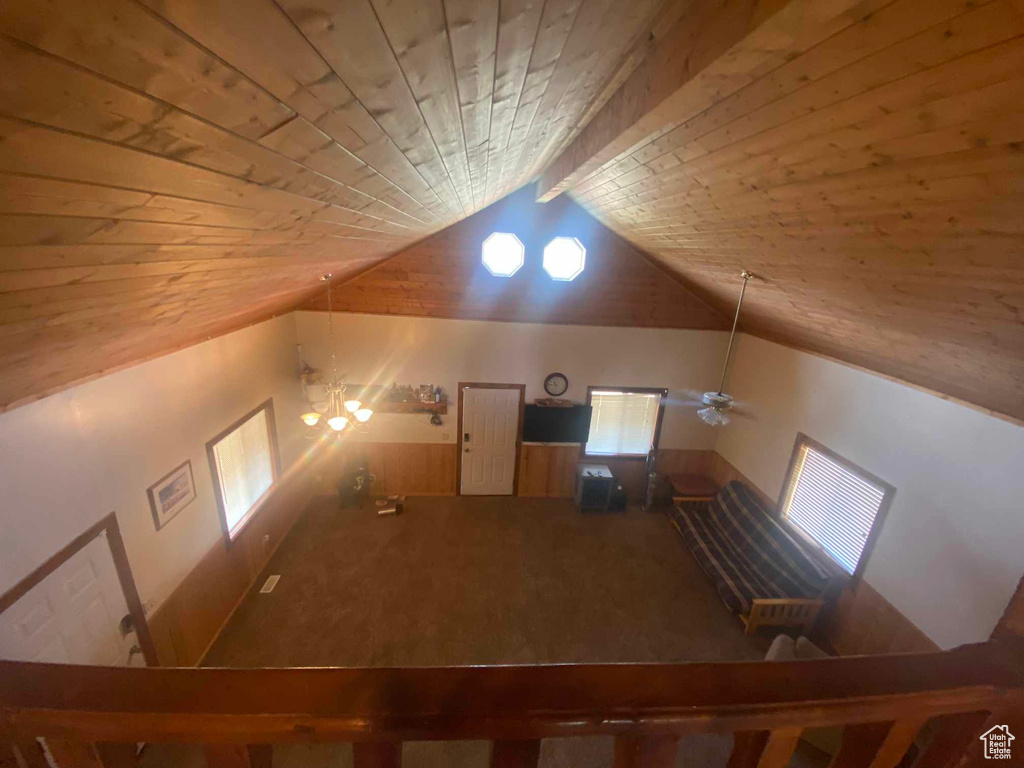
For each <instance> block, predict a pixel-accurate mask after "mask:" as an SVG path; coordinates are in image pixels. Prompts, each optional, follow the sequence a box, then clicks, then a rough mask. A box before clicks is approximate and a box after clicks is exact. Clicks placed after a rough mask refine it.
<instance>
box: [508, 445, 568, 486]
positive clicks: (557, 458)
mask: <svg viewBox="0 0 1024 768" xmlns="http://www.w3.org/2000/svg"><path fill="white" fill-rule="evenodd" d="M579 461H580V447H579V446H578V445H537V444H531V443H523V447H522V450H521V452H520V455H519V487H518V489H517V493H518V495H519V496H539V497H544V498H556V499H568V498H572V495H573V488H574V485H575V483H576V466H577V465H578V464H579Z"/></svg>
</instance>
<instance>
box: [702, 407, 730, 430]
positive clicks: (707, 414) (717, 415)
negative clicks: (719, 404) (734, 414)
mask: <svg viewBox="0 0 1024 768" xmlns="http://www.w3.org/2000/svg"><path fill="white" fill-rule="evenodd" d="M697 415H698V416H700V418H701V421H703V422H704V423H705V424H710V425H711V426H712V427H724V426H725V425H726V424H728V423H729V417H728V416H726V415H725V414H724V413H723V412H722V411H720V410H718V409H717V408H701V409H700V410H698V411H697Z"/></svg>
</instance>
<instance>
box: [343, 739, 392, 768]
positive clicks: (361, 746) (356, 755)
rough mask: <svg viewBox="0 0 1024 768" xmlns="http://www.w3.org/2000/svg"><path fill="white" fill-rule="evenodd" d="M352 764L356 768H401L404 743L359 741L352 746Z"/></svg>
mask: <svg viewBox="0 0 1024 768" xmlns="http://www.w3.org/2000/svg"><path fill="white" fill-rule="evenodd" d="M352 762H353V764H354V765H355V768H400V766H401V765H402V742H400V741H357V742H356V743H355V744H353V745H352Z"/></svg>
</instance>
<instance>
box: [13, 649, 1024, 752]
mask: <svg viewBox="0 0 1024 768" xmlns="http://www.w3.org/2000/svg"><path fill="white" fill-rule="evenodd" d="M1021 657H1022V656H1021V647H1020V645H1019V644H1018V642H1017V641H1016V640H1014V641H1008V642H994V641H992V642H989V643H984V644H978V645H969V646H963V647H960V648H957V649H955V650H952V651H946V652H940V653H927V654H906V655H892V656H871V657H868V656H864V657H847V658H838V659H819V660H805V661H790V662H772V663H763V662H723V663H702V664H583V665H547V666H494V667H450V668H434V667H424V668H406V669H387V668H371V669H347V668H299V669H194V668H187V669H186V668H170V669H164V668H156V669H144V668H142V669H140V668H102V667H81V666H67V665H52V664H36V663H21V662H0V718H2V722H0V725H2V733H3V734H4V738H6V739H7V740H10V741H17V740H19V739H20V740H24V739H26V738H34V737H36V736H42V737H46V738H55V739H60V740H62V742H72V743H84V744H101V743H105V742H115V743H125V742H135V741H147V742H159V741H171V742H184V743H204V744H210V745H218V744H223V745H228V744H258V745H266V744H272V743H284V742H296V741H349V742H356V743H378V744H385V743H387V744H390V745H391V746H388V747H386V748H384V751H383V752H381V751H380V750H371V751H369V752H367V751H366V750H363V751H362V752H361V753H360V754H366V755H372V756H374V757H373V758H372V759H371V758H366V759H367V761H368V762H373V761H374V760H378V759H383V757H382V755H383V756H385V757H386V756H387V755H390V754H391V752H392V751H393V749H394V744H396V743H398V742H401V741H407V740H421V739H435V740H436V739H494V740H499V741H498V742H496V744H502V746H500V747H496V751H495V755H496V757H495V758H494V759H495V760H496V761H498V762H499V763H500V762H502V761H510V762H515V761H519V762H522V757H523V755H526V757H527V758H529V755H531V754H532V753H533V750H534V746H535V743H534V742H533V741H527V742H524V744H520V745H516V744H515V743H511V742H513V741H514V740H536V739H540V738H544V737H554V736H583V735H592V734H613V735H617V736H619V737H620V739H626V740H627V741H622V742H621V745H620V748H621V750H622V752H623V754H624V755H627V756H628V755H632V757H630V758H629V760H631V761H633V762H637V761H639V763H644V764H646V763H648V762H651V760H653V761H654V762H659V761H660V758H658V759H657V760H655V759H654V758H653V757H652V758H651V759H650V760H648V757H650V756H652V755H655V756H657V755H661V754H662V753H663V752H665V751H671V750H672V749H673V747H672V746H671V744H674V743H675V739H676V738H678V737H680V736H685V735H688V734H693V733H700V732H728V731H744V732H764V731H771V732H772V736H771V737H770V738H766V739H762V740H761V741H760V742H758V746H757V748H756V749H754V750H753V752H755V753H756V754H757V755H758V756H759V759H768V757H770V758H771V761H775V759H776V757H772V756H777V755H781V754H785V753H787V752H788V751H791V750H792V746H793V744H795V738H796V737H795V736H794V735H793V734H794V733H795V734H796V735H797V736H798V735H799V733H800V731H801V730H802V729H803V728H807V727H819V726H829V725H841V724H851V723H852V724H860V723H880V722H885V723H890V722H892V721H895V725H893V726H892V728H891V729H890V728H889V727H888V726H887V727H886V728H885V729H883V730H882V731H878V733H877V736H878V741H877V748H878V750H879V751H878V754H880V755H881V754H883V753H893V754H895V753H897V752H900V753H901V750H904V749H905V748H906V747H907V746H908V745H909V743H910V741H911V740H912V739H913V738H914V735H915V734H916V733H917V730H918V729H919V728H920V726H921V724H922V723H924V722H925V721H926V720H927V719H928V718H930V717H935V716H942V715H952V714H956V713H975V712H1002V711H1010V710H1012V709H1014V708H1021V707H1024V676H1022V672H1021V670H1022V668H1024V667H1022V664H1021ZM875 731H877V729H875V730H871V729H867V730H865V733H867V734H874V733H875ZM628 739H633V740H634V741H633V742H629V741H628ZM636 740H639V741H636ZM506 742H509V743H506ZM630 744H632V746H630ZM737 744H738V746H737V750H739V749H740V745H741V742H740V741H738V742H737ZM211 749H212V748H211ZM744 749H748V748H747V747H744ZM524 750H525V751H524ZM748 751H749V749H748ZM221 752H223V750H221V751H220V752H218V751H217V750H213V751H212V752H209V754H221ZM243 752H244V750H243ZM378 753H379V754H378ZM224 754H227V753H224ZM231 754H235V753H231ZM238 754H241V753H238ZM645 756H647V757H645ZM766 756H768V757H766ZM389 759H390V758H389ZM623 759H624V760H625V759H626V758H625V757H624V758H623ZM779 759H781V758H779ZM771 761H770V762H771ZM527 762H529V760H527ZM639 763H638V764H639ZM631 764H632V763H631ZM659 764H660V762H659Z"/></svg>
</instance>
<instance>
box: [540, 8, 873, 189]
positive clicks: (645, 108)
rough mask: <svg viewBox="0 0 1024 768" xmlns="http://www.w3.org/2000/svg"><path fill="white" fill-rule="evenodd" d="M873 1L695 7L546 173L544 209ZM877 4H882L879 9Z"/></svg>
mask: <svg viewBox="0 0 1024 768" xmlns="http://www.w3.org/2000/svg"><path fill="white" fill-rule="evenodd" d="M871 4H872V3H871V0H866V2H865V0H828V2H820V1H816V0H788V1H787V0H741V2H736V3H722V2H720V0H694V2H693V3H691V4H690V5H689V7H688V8H687V9H686V12H685V13H684V14H683V15H682V16H681V17H680V18H679V20H678V21H676V23H675V24H674V25H672V26H671V27H670V28H669V29H668V30H667V31H665V32H664V34H663V35H662V36H659V34H657V33H655V32H652V40H651V43H650V47H649V52H648V55H647V57H646V58H645V59H644V60H643V61H642V62H641V63H640V65H639V66H638V67H637V68H636V69H635V70H634V71H633V73H632V74H631V75H630V76H629V78H627V79H626V81H625V82H624V83H623V85H622V86H621V87H620V88H619V89H618V91H616V92H615V94H614V95H613V96H612V97H611V98H610V99H609V100H608V102H607V103H606V104H605V105H604V107H602V108H601V110H600V111H598V112H597V114H596V115H594V117H593V119H592V120H591V121H590V122H589V123H588V124H587V125H586V126H585V127H584V128H583V130H582V131H580V133H579V134H578V135H577V136H576V138H575V139H574V140H573V142H572V143H571V144H570V145H569V146H568V147H567V148H566V149H565V150H564V151H563V152H562V153H561V154H560V155H559V156H558V157H557V158H556V159H555V160H554V162H552V163H551V164H549V165H548V166H547V168H545V169H544V171H543V172H542V173H541V175H540V179H539V182H538V185H537V200H538V201H540V202H547V201H549V200H552V199H554V198H555V197H557V196H558V195H559V194H561V193H562V192H564V191H565V190H567V189H571V188H572V187H574V186H575V185H577V184H579V183H580V182H582V181H584V180H585V179H587V178H588V177H590V176H591V175H593V174H594V173H595V172H597V171H600V170H602V169H603V168H605V167H607V166H609V165H612V164H614V163H615V162H617V161H618V160H620V159H622V158H623V157H624V156H627V155H628V154H630V153H631V152H632V151H633V150H635V149H637V148H638V147H640V146H642V145H643V144H645V143H646V142H648V141H650V140H653V139H655V138H657V137H658V136H660V135H663V134H664V133H667V132H668V130H671V128H673V127H674V126H676V125H678V124H679V123H680V122H682V121H684V120H686V119H689V118H691V117H693V116H694V115H697V114H699V113H700V112H702V111H704V110H705V109H707V108H709V107H710V106H712V105H713V104H714V103H715V102H717V101H720V100H721V99H723V98H724V97H726V96H727V95H729V94H731V93H734V92H735V91H737V90H739V89H740V88H742V87H743V86H745V85H748V84H749V83H751V82H753V81H754V80H755V79H757V78H758V77H760V76H762V75H764V74H766V73H767V72H770V71H771V70H772V69H774V68H776V67H778V66H780V65H782V64H783V63H785V62H786V60H787V59H789V58H791V57H792V56H794V55H796V54H799V53H802V52H803V51H806V50H807V49H808V48H810V47H811V46H813V45H815V44H816V43H818V42H820V41H821V40H822V39H824V38H825V37H827V36H828V35H830V34H832V33H833V32H834V31H835V30H836V28H837V27H836V25H837V22H838V24H839V27H840V28H841V26H844V25H845V24H848V23H849V19H850V16H849V14H850V13H851V12H854V11H855V10H857V9H860V10H861V11H863V8H864V6H865V5H871ZM875 4H877V3H875Z"/></svg>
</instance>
